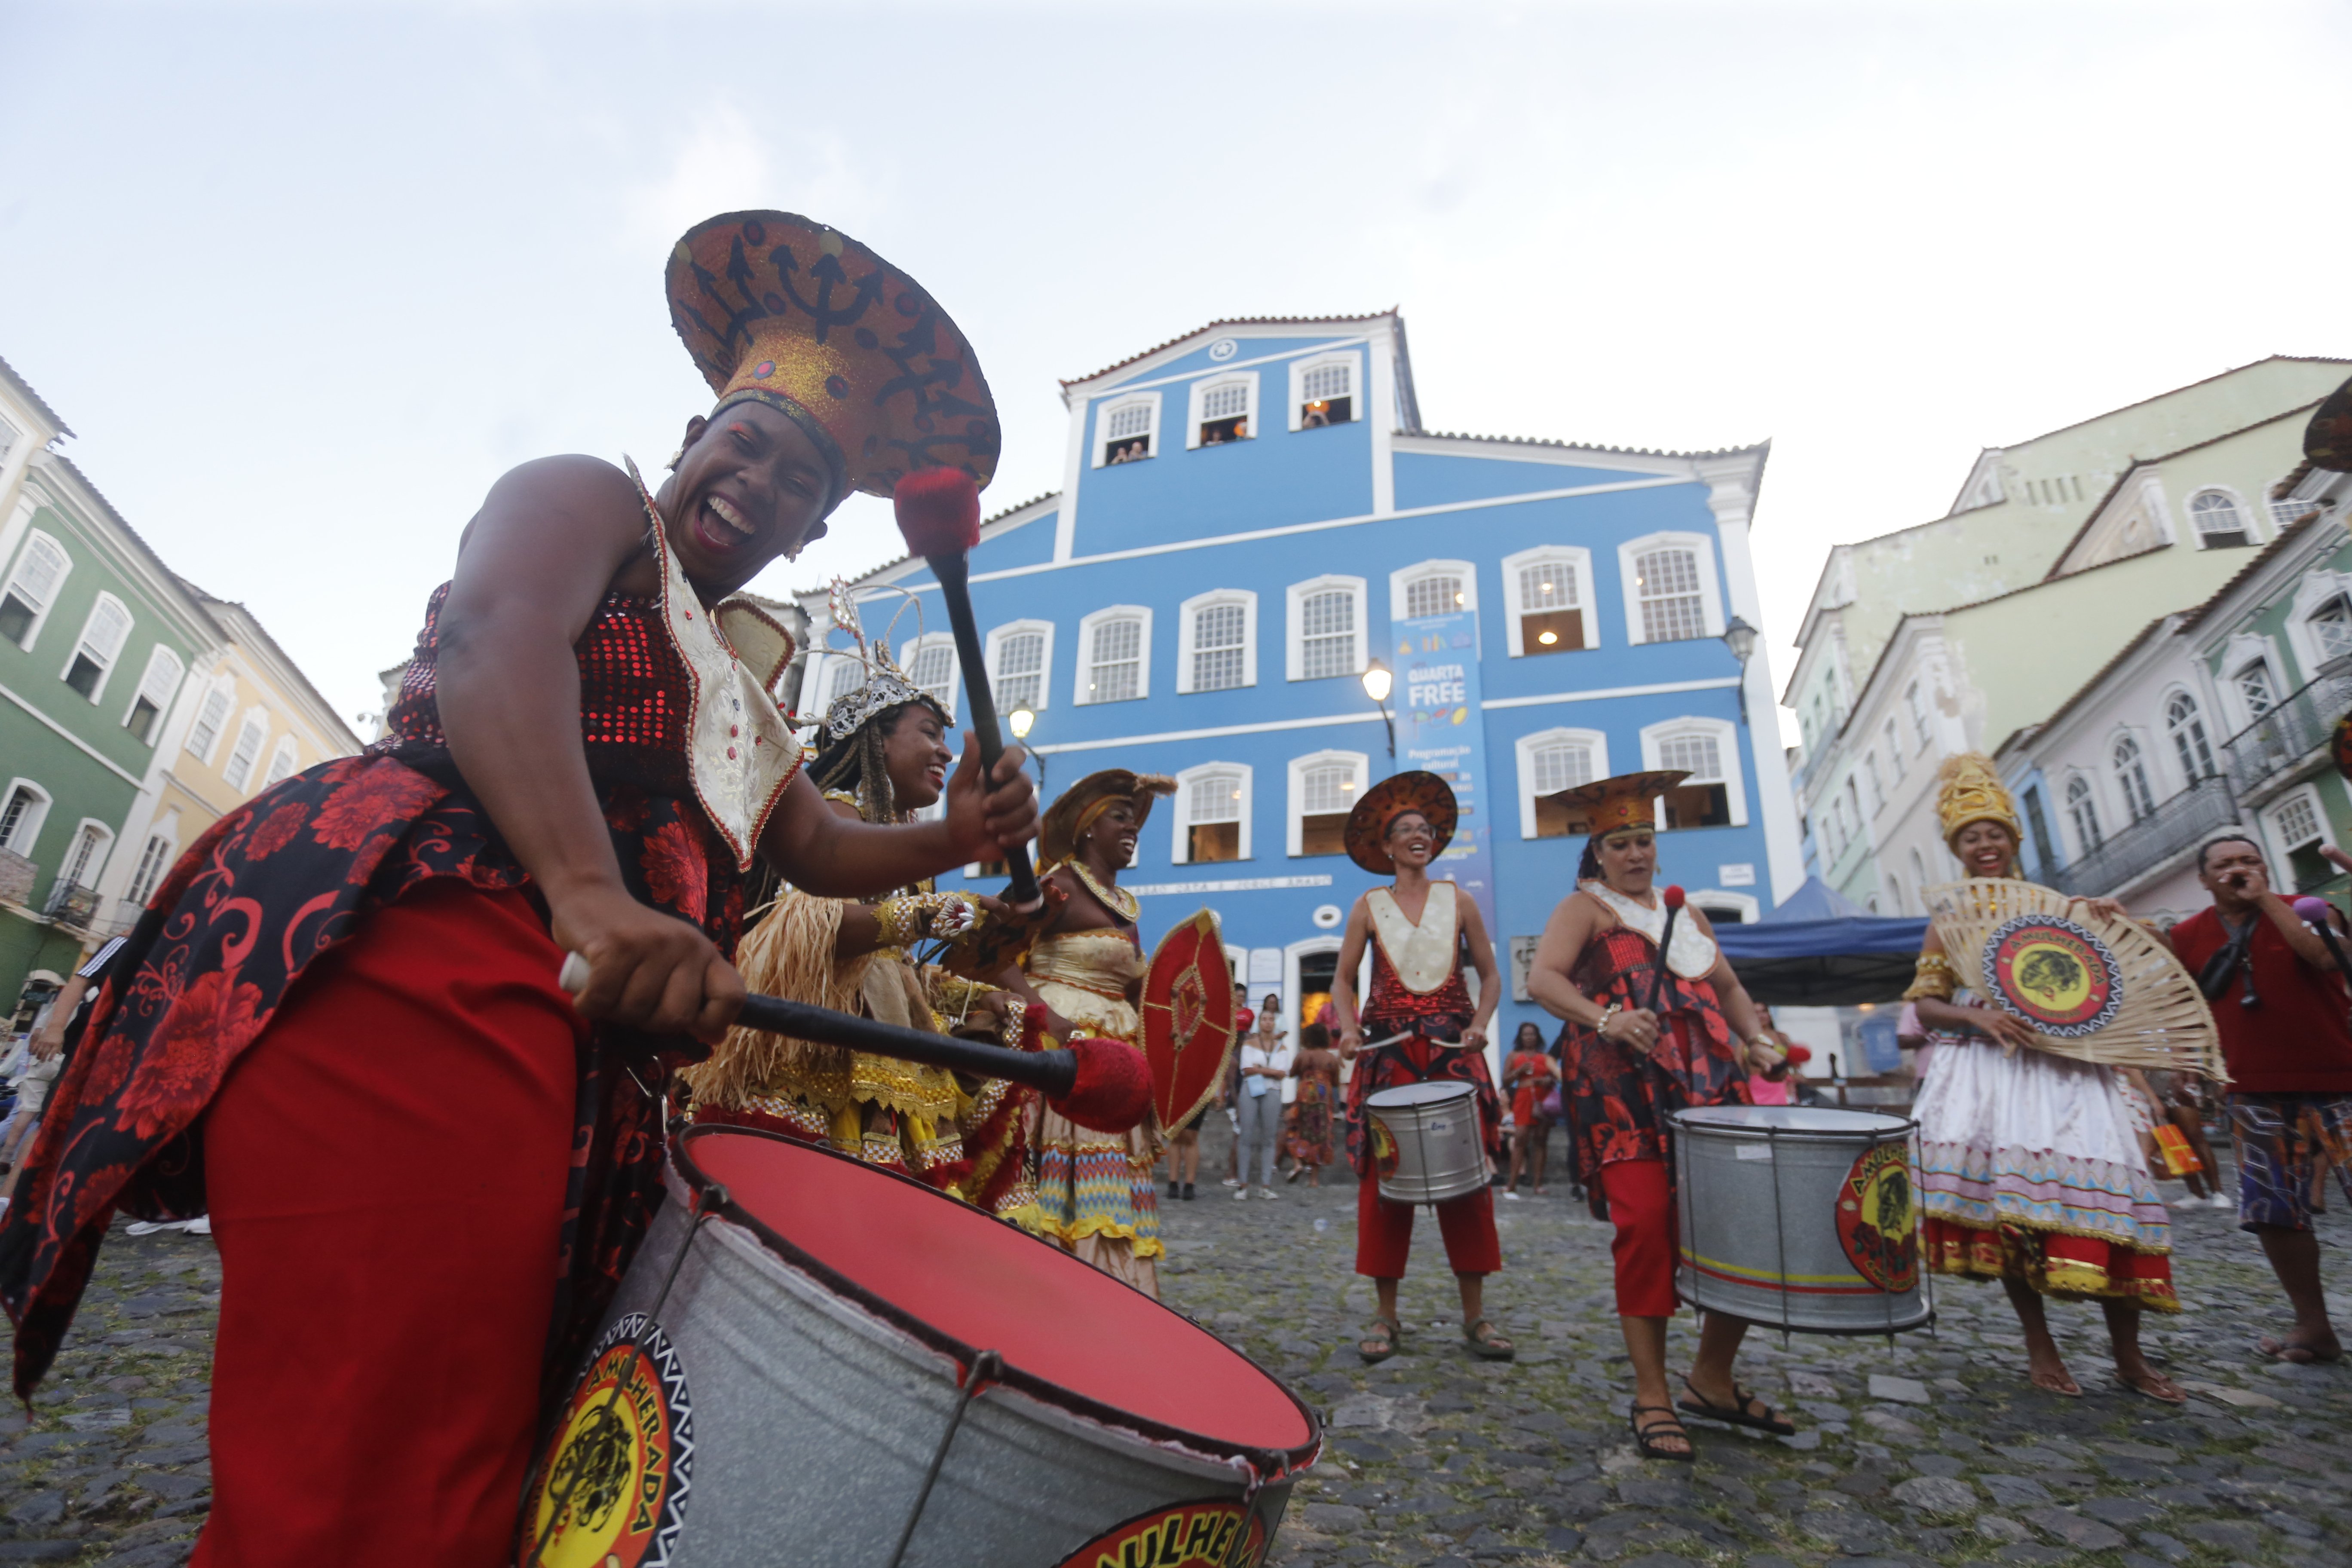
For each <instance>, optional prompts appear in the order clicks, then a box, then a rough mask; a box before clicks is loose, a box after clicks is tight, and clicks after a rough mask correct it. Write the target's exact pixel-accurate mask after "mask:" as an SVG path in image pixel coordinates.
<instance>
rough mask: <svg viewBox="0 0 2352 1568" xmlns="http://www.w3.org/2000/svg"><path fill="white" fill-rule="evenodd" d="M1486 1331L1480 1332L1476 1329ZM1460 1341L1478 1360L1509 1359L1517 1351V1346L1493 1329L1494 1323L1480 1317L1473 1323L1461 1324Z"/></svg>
mask: <svg viewBox="0 0 2352 1568" xmlns="http://www.w3.org/2000/svg"><path fill="white" fill-rule="evenodd" d="M1481 1329H1484V1330H1486V1332H1485V1333H1484V1334H1481V1333H1480V1332H1479V1330H1481ZM1462 1342H1463V1343H1465V1344H1466V1345H1468V1346H1469V1347H1470V1353H1471V1354H1472V1355H1475V1356H1476V1357H1477V1358H1478V1359H1479V1360H1480V1361H1509V1360H1510V1359H1511V1358H1512V1357H1514V1356H1516V1355H1517V1354H1518V1353H1519V1352H1518V1347H1517V1346H1516V1345H1514V1344H1512V1343H1511V1342H1510V1341H1508V1340H1507V1339H1505V1338H1504V1337H1503V1336H1502V1335H1500V1334H1498V1333H1496V1331H1495V1325H1494V1324H1492V1323H1490V1322H1488V1321H1486V1319H1484V1318H1481V1319H1479V1320H1478V1321H1476V1322H1475V1323H1465V1324H1464V1325H1462Z"/></svg>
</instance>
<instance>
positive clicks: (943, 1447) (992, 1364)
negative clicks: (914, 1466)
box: [889, 1351, 1004, 1568]
mask: <svg viewBox="0 0 2352 1568" xmlns="http://www.w3.org/2000/svg"><path fill="white" fill-rule="evenodd" d="M1003 1372H1004V1358H1003V1356H1001V1355H998V1354H997V1353H996V1352H994V1351H982V1352H980V1353H979V1354H978V1355H976V1356H974V1357H972V1358H971V1366H970V1367H968V1368H966V1369H965V1372H964V1378H963V1387H962V1388H961V1389H960V1390H959V1391H958V1392H957V1394H956V1402H955V1408H954V1409H953V1410H951V1411H950V1412H949V1413H948V1429H947V1430H946V1431H944V1432H942V1433H940V1446H939V1447H938V1448H937V1449H935V1450H933V1452H932V1454H931V1468H929V1469H928V1470H925V1471H924V1472H923V1485H922V1489H920V1490H919V1491H918V1492H916V1493H915V1506H914V1508H913V1509H912V1510H909V1511H908V1515H907V1524H906V1528H904V1529H903V1530H901V1531H898V1550H897V1551H895V1552H891V1553H890V1563H889V1568H898V1564H899V1563H900V1561H901V1560H903V1559H904V1558H905V1557H906V1555H907V1547H908V1544H909V1543H910V1542H913V1540H914V1539H915V1526H917V1525H918V1524H920V1523H921V1522H922V1521H923V1508H924V1505H925V1504H927V1503H929V1501H930V1500H931V1487H932V1484H933V1483H934V1482H936V1481H937V1480H938V1479H940V1466H941V1465H944V1464H946V1463H947V1459H948V1445H949V1444H950V1443H952V1442H954V1441H955V1435H956V1428H957V1427H959V1426H962V1425H963V1413H964V1410H965V1408H966V1407H967V1406H968V1405H971V1400H972V1395H974V1394H978V1393H979V1392H980V1389H981V1385H982V1384H986V1383H993V1382H995V1381H996V1380H997V1379H998V1378H999V1377H1000V1376H1002V1375H1003Z"/></svg>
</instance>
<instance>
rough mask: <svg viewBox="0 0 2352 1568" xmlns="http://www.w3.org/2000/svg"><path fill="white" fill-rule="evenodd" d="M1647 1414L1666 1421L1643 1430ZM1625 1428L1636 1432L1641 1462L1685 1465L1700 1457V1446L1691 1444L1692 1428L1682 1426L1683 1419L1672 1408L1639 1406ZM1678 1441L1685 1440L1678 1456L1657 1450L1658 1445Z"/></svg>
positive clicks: (1630, 1416) (1671, 1451) (1627, 1417)
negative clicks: (1677, 1439) (1658, 1460)
mask: <svg viewBox="0 0 2352 1568" xmlns="http://www.w3.org/2000/svg"><path fill="white" fill-rule="evenodd" d="M1645 1410H1646V1411H1653V1412H1655V1413H1658V1414H1661V1415H1664V1416H1665V1419H1664V1421H1654V1422H1652V1423H1651V1424H1650V1425H1649V1426H1643V1425H1642V1413H1643V1411H1645ZM1625 1424H1626V1425H1627V1426H1631V1427H1633V1441H1634V1443H1635V1444H1636V1445H1638V1446H1639V1447H1640V1448H1641V1450H1642V1458H1645V1459H1674V1460H1676V1461H1678V1462H1679V1463H1682V1464H1685V1465H1686V1464H1689V1463H1690V1462H1691V1461H1692V1460H1693V1459H1695V1458H1697V1457H1698V1446H1697V1445H1696V1444H1695V1443H1693V1442H1692V1441H1691V1435H1690V1428H1689V1427H1687V1426H1684V1425H1683V1424H1682V1418H1681V1417H1680V1416H1678V1415H1675V1408H1674V1406H1673V1405H1634V1406H1633V1409H1632V1410H1631V1411H1629V1412H1627V1413H1626V1416H1625ZM1675 1437H1679V1438H1681V1439H1682V1440H1683V1447H1682V1452H1680V1453H1679V1454H1678V1453H1676V1452H1675V1450H1673V1449H1672V1448H1662V1447H1658V1445H1659V1443H1661V1442H1664V1441H1666V1440H1669V1439H1672V1438H1675Z"/></svg>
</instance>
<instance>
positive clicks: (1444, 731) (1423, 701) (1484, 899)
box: [1394, 610, 1508, 1082]
mask: <svg viewBox="0 0 2352 1568" xmlns="http://www.w3.org/2000/svg"><path fill="white" fill-rule="evenodd" d="M1394 632H1395V636H1396V645H1395V648H1394V652H1395V655H1396V670H1397V685H1396V698H1397V712H1396V727H1397V762H1396V765H1397V767H1398V769H1399V770H1400V771H1402V770H1405V769H1410V768H1425V769H1427V770H1428V771H1429V772H1431V773H1435V774H1436V775H1437V776H1438V777H1440V778H1442V779H1444V781H1445V782H1446V783H1447V784H1451V785H1452V786H1453V788H1454V801H1455V802H1456V803H1457V804H1458V805H1460V806H1461V808H1462V816H1461V820H1460V822H1459V823H1457V824H1456V825H1455V826H1454V842H1453V843H1451V844H1449V845H1447V846H1446V848H1445V853H1444V855H1443V856H1441V857H1440V858H1439V863H1438V864H1437V865H1435V866H1433V867H1431V868H1430V874H1431V875H1432V876H1433V877H1450V878H1452V879H1454V882H1456V883H1457V884H1459V885H1460V887H1461V889H1462V890H1463V891H1464V892H1465V893H1467V894H1469V895H1470V897H1471V898H1473V899H1475V900H1477V904H1478V913H1479V915H1480V916H1481V917H1483V918H1484V920H1485V921H1486V936H1487V939H1488V940H1489V941H1490V942H1491V941H1495V940H1496V939H1497V938H1498V936H1499V933H1500V932H1501V931H1502V929H1503V928H1502V926H1501V925H1500V924H1499V923H1497V921H1496V918H1495V846H1494V832H1495V823H1496V820H1497V818H1496V815H1495V809H1494V806H1493V805H1492V803H1491V802H1490V801H1489V800H1488V798H1487V795H1486V718H1485V715H1484V714H1482V713H1481V712H1480V711H1479V708H1478V612H1477V611H1475V610H1456V611H1454V613H1453V614H1451V615H1444V616H1417V617H1415V618H1413V619H1411V620H1403V621H1398V622H1397V623H1395V626H1394ZM1501 958H1502V954H1501V953H1500V952H1499V951H1498V952H1497V953H1496V962H1497V963H1498V964H1499V963H1500V962H1501ZM1504 980H1505V983H1506V984H1507V982H1508V975H1507V973H1506V974H1505V975H1504ZM1482 1000H1483V998H1482ZM1486 1061H1487V1065H1488V1066H1489V1067H1490V1068H1493V1069H1494V1072H1495V1077H1496V1081H1497V1082H1500V1081H1501V1079H1502V1042H1501V1041H1500V1040H1496V1039H1490V1040H1488V1041H1487V1042H1486Z"/></svg>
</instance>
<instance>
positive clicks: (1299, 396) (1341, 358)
mask: <svg viewBox="0 0 2352 1568" xmlns="http://www.w3.org/2000/svg"><path fill="white" fill-rule="evenodd" d="M1328 364H1344V365H1346V366H1347V367H1348V402H1349V409H1348V413H1349V419H1348V423H1349V424H1350V425H1361V424H1363V423H1365V421H1366V420H1367V419H1368V418H1369V417H1370V414H1371V408H1370V405H1369V403H1368V402H1367V401H1366V399H1365V396H1364V355H1363V351H1362V350H1360V349H1352V348H1350V349H1339V350H1335V351H1333V352H1330V353H1311V354H1305V355H1302V356H1300V357H1299V358H1297V359H1295V360H1292V361H1291V362H1290V398H1289V406H1290V428H1291V429H1293V430H1304V429H1306V428H1307V415H1306V405H1307V372H1308V371H1310V370H1317V369H1319V368H1321V367H1322V366H1324V365H1328ZM1193 427H1194V428H1195V429H1198V428H1199V427H1200V422H1199V421H1198V420H1195V421H1193ZM1256 427H1257V426H1255V425H1253V426H1250V428H1252V429H1255V428H1256ZM1316 428H1317V429H1318V430H1326V429H1329V428H1331V426H1328V425H1318V426H1316Z"/></svg>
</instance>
